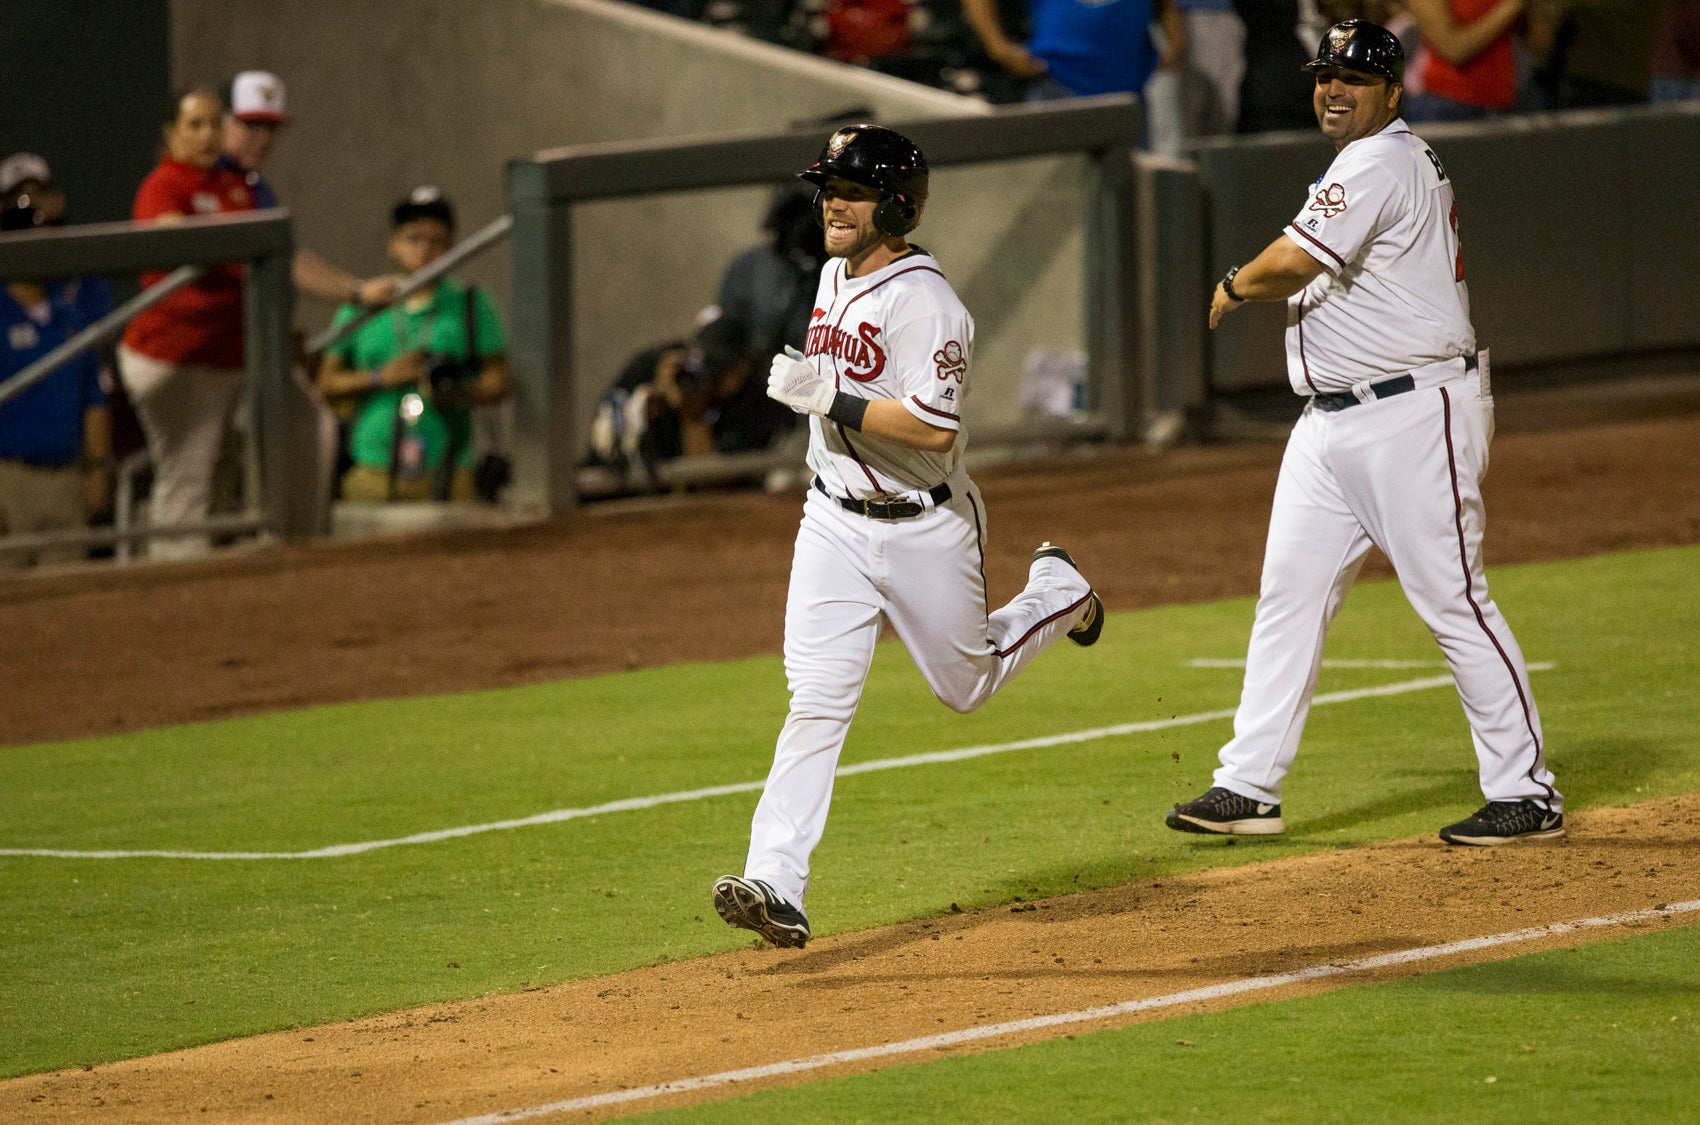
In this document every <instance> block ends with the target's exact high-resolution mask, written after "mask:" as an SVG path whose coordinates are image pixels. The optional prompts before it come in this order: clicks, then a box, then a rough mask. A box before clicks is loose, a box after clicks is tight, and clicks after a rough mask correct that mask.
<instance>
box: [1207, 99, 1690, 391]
mask: <svg viewBox="0 0 1700 1125" xmlns="http://www.w3.org/2000/svg"><path fill="white" fill-rule="evenodd" d="M1421 134H1422V136H1423V138H1424V139H1425V140H1427V141H1428V142H1430V144H1431V146H1432V147H1433V149H1434V151H1435V153H1436V155H1437V156H1438V157H1439V158H1440V160H1441V162H1442V164H1444V165H1445V167H1446V171H1447V174H1448V175H1449V176H1450V177H1451V178H1452V180H1453V183H1454V187H1455V190H1456V192H1457V195H1458V210H1459V230H1460V235H1461V239H1462V244H1463V251H1464V265H1465V272H1466V279H1467V280H1468V282H1469V286H1470V303H1471V313H1472V317H1473V319H1474V321H1475V325H1476V334H1477V338H1478V340H1479V341H1480V342H1481V343H1482V344H1483V345H1484V346H1487V347H1489V348H1491V349H1492V351H1493V357H1494V362H1495V363H1496V364H1498V365H1500V366H1502V367H1503V366H1506V365H1522V364H1540V363H1547V362H1553V361H1563V360H1572V359H1588V358H1597V357H1602V356H1611V355H1617V354H1624V353H1628V352H1633V351H1638V350H1646V349H1649V348H1659V347H1675V346H1690V347H1692V346H1696V345H1700V290H1697V288H1696V287H1694V286H1691V285H1687V284H1686V283H1678V284H1672V280H1673V279H1681V278H1687V277H1692V276H1693V275H1694V273H1695V271H1696V270H1697V269H1700V237H1696V236H1695V233H1694V226H1695V221H1696V216H1700V107H1695V106H1688V107H1686V108H1677V109H1669V108H1661V109H1635V110H1605V111H1590V112H1585V113H1567V114H1543V115H1531V116H1525V117H1514V118H1508V119H1505V120H1503V121H1499V122H1492V123H1488V124H1479V125H1433V126H1425V127H1423V128H1422V129H1421ZM1195 156H1196V159H1197V163H1198V168H1199V172H1200V175H1201V177H1202V179H1203V182H1204V187H1205V194H1206V197H1207V213H1208V216H1209V218H1208V230H1207V234H1206V246H1207V247H1208V257H1209V260H1210V261H1209V276H1210V277H1211V278H1215V277H1219V276H1221V274H1222V273H1223V272H1225V271H1226V270H1227V268H1228V267H1229V266H1231V265H1234V264H1236V263H1243V262H1245V261H1248V260H1249V259H1251V258H1252V257H1253V256H1255V255H1256V254H1257V252H1258V251H1260V250H1262V249H1263V247H1264V246H1266V245H1267V244H1268V243H1269V241H1270V240H1271V239H1273V238H1274V237H1276V236H1277V235H1278V234H1279V233H1280V231H1281V230H1282V228H1283V227H1284V226H1285V225H1286V223H1287V222H1288V221H1289V220H1290V219H1291V218H1292V217H1293V216H1294V215H1295V214H1297V213H1298V211H1299V209H1300V208H1301V207H1302V206H1303V205H1304V202H1305V199H1306V198H1307V196H1308V194H1309V185H1310V184H1311V183H1312V182H1313V181H1314V180H1315V179H1316V178H1317V177H1318V176H1320V175H1321V174H1322V173H1323V172H1324V171H1325V170H1326V169H1327V166H1328V163H1329V162H1330V161H1331V159H1332V156H1333V152H1332V147H1331V146H1330V145H1328V144H1327V143H1326V142H1325V141H1323V140H1322V139H1321V137H1320V136H1316V135H1312V134H1307V133H1290V134H1272V135H1270V136H1267V137H1261V138H1252V139H1226V138H1225V139H1222V140H1216V141H1210V142H1205V143H1204V144H1201V145H1199V146H1198V147H1197V150H1196V152H1195ZM1285 322H1286V318H1285V309H1284V307H1283V306H1280V305H1254V306H1252V307H1250V308H1247V309H1243V310H1241V311H1239V312H1237V313H1235V314H1234V316H1233V317H1231V318H1229V319H1228V320H1227V321H1225V322H1224V323H1223V326H1222V327H1221V328H1220V329H1218V330H1217V331H1216V332H1214V333H1211V334H1210V361H1209V375H1210V384H1211V386H1212V388H1213V389H1214V390H1216V391H1219V392H1220V391H1234V390H1243V389H1247V388H1258V387H1278V386H1282V385H1285V383H1286V381H1287V380H1286V370H1285V361H1284V357H1283V351H1282V342H1281V337H1282V332H1283V330H1284V327H1285Z"/></svg>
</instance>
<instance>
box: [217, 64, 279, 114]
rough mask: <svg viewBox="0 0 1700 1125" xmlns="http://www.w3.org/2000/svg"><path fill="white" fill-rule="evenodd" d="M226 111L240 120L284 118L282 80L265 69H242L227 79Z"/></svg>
mask: <svg viewBox="0 0 1700 1125" xmlns="http://www.w3.org/2000/svg"><path fill="white" fill-rule="evenodd" d="M230 112H231V114H232V115H233V116H235V117H238V118H240V119H241V120H243V121H279V122H282V121H288V120H289V114H287V113H285V112H284V111H283V79H281V78H279V77H278V76H277V75H275V74H272V73H271V72H269V71H264V70H244V71H243V72H242V73H241V74H238V75H237V76H236V77H235V78H232V79H231V80H230Z"/></svg>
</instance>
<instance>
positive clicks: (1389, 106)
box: [1314, 67, 1404, 151]
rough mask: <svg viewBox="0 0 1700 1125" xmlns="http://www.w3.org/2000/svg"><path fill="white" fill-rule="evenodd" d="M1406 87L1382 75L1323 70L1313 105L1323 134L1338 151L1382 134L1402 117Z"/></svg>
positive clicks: (1318, 76) (1332, 69)
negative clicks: (1400, 112)
mask: <svg viewBox="0 0 1700 1125" xmlns="http://www.w3.org/2000/svg"><path fill="white" fill-rule="evenodd" d="M1403 88H1404V87H1402V86H1400V85H1399V84H1398V83H1397V82H1389V81H1387V79H1385V78H1382V77H1380V76H1379V75H1374V74H1363V73H1361V72H1359V71H1356V70H1341V69H1339V68H1336V67H1323V68H1321V69H1320V70H1318V71H1317V72H1316V94H1315V101H1314V106H1315V109H1316V122H1317V124H1318V125H1321V126H1322V135H1323V136H1325V137H1327V138H1328V139H1329V140H1331V141H1333V142H1334V149H1335V151H1339V150H1340V149H1343V148H1345V147H1346V146H1347V145H1349V144H1351V143H1352V142H1353V141H1355V140H1358V139H1360V138H1362V137H1367V136H1370V135H1371V134H1373V133H1379V132H1381V131H1382V130H1383V129H1385V128H1386V127H1387V123H1388V122H1389V121H1392V120H1393V119H1394V118H1395V117H1397V116H1398V115H1399V96H1400V91H1401V90H1402V89H1403Z"/></svg>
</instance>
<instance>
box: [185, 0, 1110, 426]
mask: <svg viewBox="0 0 1700 1125" xmlns="http://www.w3.org/2000/svg"><path fill="white" fill-rule="evenodd" d="M171 12H172V62H173V73H174V76H175V77H176V78H177V80H178V81H191V80H197V79H207V80H215V81H216V80H221V79H223V78H225V77H227V76H228V75H229V74H231V73H234V72H235V71H237V70H240V69H243V68H248V67H260V68H264V69H268V70H272V71H275V72H276V73H277V74H278V75H279V76H280V77H282V78H283V79H284V81H285V83H286V84H287V86H288V91H289V108H290V111H291V113H292V115H293V116H294V121H293V122H292V124H291V125H290V126H289V128H288V130H287V131H286V132H285V133H284V135H283V136H282V138H281V140H280V142H279V145H278V149H277V152H276V155H275V156H274V158H273V163H272V165H271V167H270V168H269V169H268V173H269V174H270V176H271V178H272V179H273V181H274V183H275V184H276V186H277V188H278V191H279V194H280V195H281V196H282V198H283V201H284V203H285V205H286V206H289V207H290V208H291V209H292V210H293V211H294V212H295V215H296V217H297V222H298V231H299V237H300V241H301V242H302V243H303V244H304V245H307V246H310V247H313V248H314V249H316V250H318V251H319V252H321V253H323V254H325V255H326V256H327V257H330V258H332V259H333V260H335V261H338V262H339V263H340V264H343V265H346V266H347V267H348V268H350V269H353V270H355V271H356V272H362V273H364V272H372V271H376V270H379V269H381V268H383V265H384V262H383V243H384V238H385V234H386V227H387V214H388V210H389V208H390V206H391V204H392V203H393V202H394V200H396V199H397V198H399V197H400V196H401V195H402V194H404V193H405V192H406V191H407V190H408V189H410V188H412V187H413V186H415V185H417V184H421V183H435V184H438V185H440V186H441V187H442V188H443V189H444V191H446V192H447V193H448V194H449V195H450V197H451V198H453V199H454V200H455V202H456V204H457V206H458V208H459V211H460V218H461V226H462V228H463V232H470V231H472V230H474V229H476V228H477V227H479V226H481V225H483V224H484V223H486V222H488V221H489V220H491V219H492V218H495V217H496V216H498V215H500V214H502V213H503V212H504V211H505V209H506V203H505V200H504V198H503V168H504V165H505V162H506V161H507V159H508V158H509V157H512V156H515V155H517V154H520V153H526V152H530V151H535V150H537V149H542V148H551V147H557V146H561V145H569V144H579V143H588V142H595V141H611V140H628V139H647V138H656V137H688V136H700V135H706V134H724V133H740V132H765V131H771V130H777V129H783V128H787V127H789V126H791V125H792V124H794V123H796V122H798V121H802V120H805V119H812V118H820V117H824V116H825V115H828V114H830V113H833V112H836V111H838V110H841V109H843V108H846V107H848V106H852V105H862V106H868V107H871V108H873V109H874V110H875V111H876V112H877V114H878V115H879V117H880V119H881V120H883V121H887V122H890V123H894V124H895V123H901V122H903V121H906V120H907V121H913V120H919V119H924V118H939V117H950V116H961V115H965V114H982V113H986V112H988V110H987V107H986V106H985V105H984V104H983V103H980V102H978V101H975V100H973V99H967V98H960V97H956V96H954V95H950V94H945V93H942V92H939V91H935V90H931V89H928V88H926V87H922V86H918V85H915V84H912V83H907V82H902V81H898V80H895V79H891V78H886V77H883V76H880V75H876V74H873V73H872V72H869V71H866V70H863V69H860V68H856V67H849V66H844V65H841V64H837V63H832V62H828V61H826V60H822V59H816V58H811V57H808V56H804V55H800V54H798V53H796V52H792V51H786V50H782V49H779V48H775V47H771V46H769V45H766V44H762V43H757V42H754V41H751V40H748V39H745V38H743V37H741V36H737V35H735V34H732V33H728V32H720V31H716V30H713V29H709V28H706V27H703V26H701V25H697V24H693V23H689V22H686V21H682V20H677V19H673V18H671V17H668V16H662V15H658V14H655V13H653V12H649V11H647V10H644V9H640V8H637V7H634V6H632V5H629V4H624V3H617V2H609V0H480V2H477V3H472V2H469V0H291V3H290V4H289V5H288V6H287V17H288V18H287V20H285V19H283V18H280V13H279V9H278V7H277V5H275V4H273V3H267V2H261V0H172V6H171ZM822 136H823V139H824V136H825V130H823V132H822ZM1083 178H1084V169H1083V164H1082V162H1081V161H1078V160H1075V159H1072V158H1057V159H1053V160H1040V161H1028V162H1022V164H1020V165H1010V166H998V167H995V168H986V167H977V168H972V169H962V170H951V171H948V172H944V173H941V174H940V175H938V176H937V177H936V179H935V183H934V188H933V199H934V201H933V203H932V204H931V205H930V206H929V208H928V213H927V222H926V223H925V225H924V226H923V227H922V228H921V231H920V232H919V233H918V235H917V240H918V241H919V242H920V243H921V244H922V245H924V246H926V247H927V249H929V250H931V251H933V252H934V253H935V254H937V255H938V256H939V258H940V259H941V261H942V262H943V264H944V266H945V269H946V272H947V273H948V274H950V275H951V277H952V279H953V281H954V282H955V283H956V285H957V288H958V290H959V292H960V293H961V294H962V296H963V298H964V300H965V301H966V302H967V304H968V306H969V308H970V309H971V310H972V311H973V312H974V314H975V316H976V317H977V319H978V321H979V326H980V329H979V331H980V344H979V346H978V347H977V349H976V361H977V362H976V372H977V375H978V376H979V378H978V380H977V382H978V392H977V395H976V400H975V409H976V422H977V423H980V424H985V425H995V424H1001V423H1002V422H1005V421H1009V420H1013V418H1014V417H1015V415H1016V406H1015V394H1016V389H1017V382H1018V377H1019V373H1020V367H1021V362H1022V359H1023V357H1024V356H1025V354H1026V351H1027V349H1028V348H1029V347H1031V346H1033V345H1035V344H1042V345H1046V346H1051V347H1057V348H1068V349H1073V348H1078V347H1079V346H1080V341H1081V338H1082V334H1083V326H1082V321H1083V310H1082V308H1081V291H1082V286H1081V273H1082V268H1083V266H1082V249H1081V242H1080V235H1079V229H1080V217H1081V214H1082V200H1081V190H1080V185H1081V184H1082V183H1083ZM766 200H767V192H766V190H765V189H740V190H730V191H713V192H702V193H691V194H689V195H687V196H678V197H648V198H642V199H635V200H628V201H613V202H606V203H594V204H587V205H585V206H583V207H582V208H580V210H579V213H578V214H576V215H575V227H574V237H575V242H576V246H577V249H578V254H577V263H576V273H577V277H576V279H575V287H574V288H575V292H577V293H579V294H582V297H581V298H580V307H579V310H578V315H579V317H580V321H579V323H580V324H581V325H584V326H586V328H585V330H584V331H583V332H582V334H581V335H580V337H579V339H580V344H579V349H578V350H579V364H580V370H583V371H586V372H593V373H600V374H597V375H593V376H592V377H593V378H594V379H596V380H597V381H598V383H599V384H600V383H605V382H606V381H607V380H608V379H610V378H612V376H613V375H614V374H615V373H616V372H617V371H618V368H619V366H620V365H621V363H622V362H623V361H624V359H625V358H626V357H627V356H628V355H630V354H631V353H632V352H633V351H635V350H637V349H638V348H640V347H643V346H646V345H648V344H650V343H653V342H656V341H658V340H660V339H664V338H667V337H669V336H674V335H683V334H686V333H688V332H689V331H690V328H691V318H692V316H693V314H694V313H695V312H696V311H697V310H698V309H699V308H701V307H702V306H703V305H705V304H707V303H708V302H709V301H710V300H712V297H713V292H714V288H715V283H716V281H717V279H718V276H719V273H720V270H721V269H722V267H723V266H724V264H725V262H726V261H727V260H728V259H730V258H731V257H732V255H733V254H734V253H736V252H737V251H738V250H740V249H742V248H743V247H745V246H747V245H749V244H750V243H752V242H754V241H755V240H756V239H757V238H758V237H759V223H760V219H761V215H762V212H763V210H764V208H765V204H766ZM510 271H511V260H510V256H509V253H508V250H507V248H506V247H505V246H504V247H502V248H501V249H499V250H496V251H492V252H491V253H489V254H487V255H485V256H484V257H482V258H481V259H479V261H478V262H477V263H476V264H475V265H473V266H471V267H469V268H467V269H466V270H465V271H464V273H465V275H466V276H469V277H472V278H474V279H476V280H478V281H480V282H481V283H483V284H486V285H488V286H490V287H491V288H492V289H493V290H495V291H496V292H497V293H498V295H500V296H502V297H503V298H504V300H505V299H506V298H507V296H508V287H509V276H510ZM328 313H329V310H328V309H324V308H318V307H315V306H314V305H313V304H311V303H305V305H304V309H303V319H304V321H305V322H306V323H307V324H308V326H309V327H313V328H316V327H318V326H319V325H321V324H323V323H324V322H325V320H326V319H328ZM592 326H593V327H592Z"/></svg>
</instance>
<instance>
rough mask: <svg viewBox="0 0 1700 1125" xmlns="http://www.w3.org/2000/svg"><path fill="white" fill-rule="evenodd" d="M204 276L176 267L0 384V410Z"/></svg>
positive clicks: (194, 268)
mask: <svg viewBox="0 0 1700 1125" xmlns="http://www.w3.org/2000/svg"><path fill="white" fill-rule="evenodd" d="M204 273H206V270H205V269H204V268H202V267H201V266H179V267H178V268H177V269H175V270H172V271H171V272H170V273H169V274H167V275H166V276H165V277H164V278H162V279H161V280H159V281H157V282H155V283H154V284H152V285H150V286H148V287H147V288H146V289H144V290H142V291H141V292H140V293H138V294H136V295H135V296H134V297H132V298H130V299H129V300H128V301H125V302H124V303H123V304H122V305H120V306H118V307H117V308H116V309H114V310H112V311H111V312H109V313H107V314H106V315H105V316H103V317H101V318H100V319H99V320H97V321H95V322H94V323H93V324H91V325H89V326H88V327H87V328H85V329H83V330H82V331H81V332H79V333H77V334H76V335H75V336H72V337H71V338H70V339H69V340H66V341H65V342H64V343H63V344H60V345H59V346H58V347H57V348H54V349H53V350H52V351H50V352H48V353H47V354H46V355H44V356H42V357H41V358H40V359H38V360H36V361H35V362H34V363H32V364H30V365H29V366H28V367H26V368H24V369H23V370H22V371H20V372H18V373H17V374H16V375H14V376H12V377H11V378H10V379H7V380H6V381H5V382H4V383H0V406H4V405H6V403H8V402H10V401H11V400H12V399H14V398H17V397H18V396H19V395H21V394H23V393H24V392H25V391H27V390H29V389H30V388H31V387H33V386H35V385H36V384H37V383H39V382H41V381H42V380H43V379H45V378H47V377H48V376H49V375H51V374H53V372H55V371H57V370H58V369H59V368H61V367H63V366H64V365H65V364H67V363H69V362H70V361H71V360H72V359H73V358H75V357H76V356H78V355H81V354H82V353H83V352H85V351H87V350H89V349H90V348H93V347H98V346H100V345H101V344H104V343H106V341H108V340H110V339H112V338H113V337H114V336H117V335H119V334H120V333H122V332H123V331H124V326H125V325H126V324H128V323H129V322H130V320H131V318H133V317H135V316H136V315H137V314H138V313H141V312H143V311H144V310H146V309H150V308H152V307H153V306H155V305H157V304H159V302H161V301H163V300H165V298H167V297H169V296H171V294H173V293H175V292H177V291H178V290H179V289H181V288H183V287H184V286H185V285H188V284H189V283H190V282H192V281H194V280H195V279H196V278H198V277H200V276H201V275H202V274H204Z"/></svg>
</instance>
